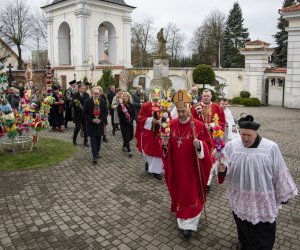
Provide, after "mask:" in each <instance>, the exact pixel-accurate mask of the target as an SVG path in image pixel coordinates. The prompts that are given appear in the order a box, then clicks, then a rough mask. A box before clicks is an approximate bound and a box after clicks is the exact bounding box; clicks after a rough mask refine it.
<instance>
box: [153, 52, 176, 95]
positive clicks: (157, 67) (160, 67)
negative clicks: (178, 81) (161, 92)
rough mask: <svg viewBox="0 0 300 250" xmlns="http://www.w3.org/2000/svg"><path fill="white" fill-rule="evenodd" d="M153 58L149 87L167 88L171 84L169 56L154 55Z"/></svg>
mask: <svg viewBox="0 0 300 250" xmlns="http://www.w3.org/2000/svg"><path fill="white" fill-rule="evenodd" d="M152 60H153V79H152V80H151V83H150V87H151V88H153V87H154V86H158V87H161V88H162V89H168V88H170V87H171V86H172V81H171V80H170V79H169V62H170V61H169V57H168V56H164V57H161V56H160V55H155V56H153V57H152Z"/></svg>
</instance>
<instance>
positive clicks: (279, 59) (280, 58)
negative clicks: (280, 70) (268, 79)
mask: <svg viewBox="0 0 300 250" xmlns="http://www.w3.org/2000/svg"><path fill="white" fill-rule="evenodd" d="M293 4H295V0H284V2H283V5H282V8H285V7H288V6H291V5H293ZM286 27H288V21H286V20H285V19H283V18H282V16H280V17H279V18H278V24H277V28H278V29H279V31H278V32H277V33H276V34H275V35H274V38H275V41H276V44H277V47H276V48H275V53H274V63H275V64H276V66H278V67H286V65H287V47H288V33H287V31H285V28H286Z"/></svg>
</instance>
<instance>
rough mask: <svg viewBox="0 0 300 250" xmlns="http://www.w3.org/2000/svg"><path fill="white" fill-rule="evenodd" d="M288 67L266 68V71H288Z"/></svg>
mask: <svg viewBox="0 0 300 250" xmlns="http://www.w3.org/2000/svg"><path fill="white" fill-rule="evenodd" d="M286 72H287V68H266V69H265V73H286Z"/></svg>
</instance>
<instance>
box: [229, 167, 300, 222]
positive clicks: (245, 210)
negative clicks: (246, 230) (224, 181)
mask: <svg viewBox="0 0 300 250" xmlns="http://www.w3.org/2000/svg"><path fill="white" fill-rule="evenodd" d="M273 185H274V190H272V191H270V192H261V193H259V192H256V191H241V190H239V189H238V188H235V187H233V186H230V187H229V188H228V190H227V197H228V198H229V203H230V206H231V209H232V210H233V211H234V213H235V214H236V215H237V216H238V217H239V218H240V219H242V220H247V221H249V222H251V223H252V224H253V225H255V224H257V223H258V222H270V223H273V222H274V221H275V219H276V216H277V213H278V209H279V207H280V203H281V202H285V201H287V200H289V199H291V198H293V197H295V195H297V194H298V191H297V188H296V185H295V183H294V181H293V180H292V177H291V175H290V173H289V172H288V170H287V169H285V170H283V171H280V172H278V173H277V175H276V176H275V178H274V180H273Z"/></svg>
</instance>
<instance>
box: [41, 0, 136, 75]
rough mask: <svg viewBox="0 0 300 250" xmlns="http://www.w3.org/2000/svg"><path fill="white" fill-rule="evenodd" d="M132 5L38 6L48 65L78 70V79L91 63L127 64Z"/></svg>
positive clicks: (114, 0) (70, 1)
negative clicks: (42, 15)
mask: <svg viewBox="0 0 300 250" xmlns="http://www.w3.org/2000/svg"><path fill="white" fill-rule="evenodd" d="M134 8H135V7H132V6H129V5H127V4H126V3H125V2H124V1H123V0H105V1H99V0H77V1H74V0H54V1H53V2H52V3H51V4H49V5H47V6H44V7H42V9H43V11H44V12H45V13H46V18H47V32H48V55H49V59H50V63H51V65H52V67H54V69H56V70H69V71H70V70H74V71H76V72H79V76H78V78H81V74H80V73H82V72H81V71H86V70H87V67H90V65H91V64H92V62H93V64H94V65H95V67H96V69H97V68H101V66H103V65H106V66H107V65H109V66H113V68H127V67H131V34H130V32H131V31H130V25H131V17H130V15H131V12H132V11H133V10H134ZM107 55H109V56H107ZM67 76H68V74H67ZM68 78H72V79H73V76H71V75H69V77H68ZM67 80H69V79H67Z"/></svg>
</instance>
